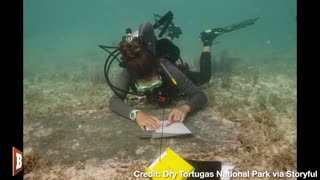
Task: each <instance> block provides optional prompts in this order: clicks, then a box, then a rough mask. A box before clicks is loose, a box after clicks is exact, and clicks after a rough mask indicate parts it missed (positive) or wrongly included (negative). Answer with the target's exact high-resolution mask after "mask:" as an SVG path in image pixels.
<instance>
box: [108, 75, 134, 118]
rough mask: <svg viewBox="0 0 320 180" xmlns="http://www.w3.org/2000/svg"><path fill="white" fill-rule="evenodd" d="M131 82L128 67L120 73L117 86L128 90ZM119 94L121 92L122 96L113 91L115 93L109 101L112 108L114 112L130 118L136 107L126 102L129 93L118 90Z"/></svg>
mask: <svg viewBox="0 0 320 180" xmlns="http://www.w3.org/2000/svg"><path fill="white" fill-rule="evenodd" d="M129 82H130V77H129V73H128V72H127V70H126V69H124V70H123V71H122V72H121V73H120V79H119V81H118V83H117V86H116V87H118V88H119V89H122V90H125V91H128V90H129ZM116 92H117V94H119V95H120V96H121V97H119V96H118V95H117V94H115V93H114V92H113V95H112V97H111V99H110V101H109V106H110V110H111V111H112V112H114V113H117V114H119V115H121V116H123V117H125V118H128V119H130V112H131V111H132V110H134V108H132V107H130V106H129V105H128V104H126V103H124V101H123V100H124V99H125V98H126V96H127V93H125V92H123V91H119V90H116Z"/></svg>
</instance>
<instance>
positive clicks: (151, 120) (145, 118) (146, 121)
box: [136, 111, 160, 130]
mask: <svg viewBox="0 0 320 180" xmlns="http://www.w3.org/2000/svg"><path fill="white" fill-rule="evenodd" d="M136 121H137V123H138V125H139V126H140V128H141V129H142V130H145V127H146V128H148V129H154V130H156V129H158V128H160V120H159V119H158V118H156V117H154V116H151V115H149V114H146V113H143V112H141V111H140V112H138V113H137V119H136Z"/></svg>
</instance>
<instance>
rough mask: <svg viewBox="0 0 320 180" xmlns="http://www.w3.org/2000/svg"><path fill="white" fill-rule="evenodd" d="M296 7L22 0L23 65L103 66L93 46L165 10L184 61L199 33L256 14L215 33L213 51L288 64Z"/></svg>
mask: <svg viewBox="0 0 320 180" xmlns="http://www.w3.org/2000/svg"><path fill="white" fill-rule="evenodd" d="M296 9H297V5H296V1H294V0H281V1H278V0H241V1H233V0H204V1H201V2H196V1H188V2H186V1H183V0H176V1H169V0H164V1H148V0H139V1H124V0H119V1H101V0H93V1H86V0H68V1H63V0H56V1H42V0H28V1H24V63H25V64H26V65H28V64H30V65H31V64H32V66H31V67H33V68H31V70H30V69H27V70H30V71H40V70H41V67H46V66H47V65H49V67H56V66H51V65H56V64H60V65H61V64H62V66H64V67H70V68H72V67H74V66H76V65H79V64H83V63H93V62H95V63H101V65H103V63H104V59H105V55H106V54H105V52H103V50H101V49H100V48H98V45H100V44H101V45H112V44H115V43H117V42H119V40H120V39H121V37H122V36H123V35H124V33H125V29H126V28H127V27H131V28H132V29H133V30H134V29H137V28H138V26H139V24H140V23H142V22H145V21H150V22H154V19H153V13H158V14H161V15H164V14H165V13H166V12H168V11H169V10H171V11H172V12H173V14H174V22H175V23H176V24H178V25H179V26H180V27H181V28H182V31H183V34H182V35H181V37H180V38H179V39H176V40H175V41H174V43H175V44H177V45H178V46H179V47H180V49H181V56H182V57H184V58H185V59H186V61H189V60H191V59H194V58H196V57H198V56H199V54H200V51H201V45H202V44H201V41H200V40H199V38H198V36H199V33H200V32H201V31H203V30H205V29H209V28H216V27H225V26H228V25H231V24H233V23H237V22H240V21H242V20H245V19H248V18H253V17H257V16H258V17H260V19H259V20H258V21H257V23H256V24H255V25H253V26H249V27H247V28H244V29H241V30H238V31H234V32H231V33H228V34H225V35H223V36H221V37H219V38H218V39H217V41H221V43H220V44H218V45H216V46H214V47H213V48H214V49H213V52H214V53H215V52H219V51H221V50H224V49H227V50H228V51H229V52H230V53H231V54H232V55H234V56H237V57H240V58H242V59H251V58H252V57H255V58H256V59H254V58H252V61H257V58H258V59H259V57H260V58H268V57H270V58H272V57H274V56H286V57H289V58H288V59H290V62H288V63H292V64H293V65H294V64H295V59H296V58H295V57H296V44H297V39H296V33H297V30H296V26H297V22H296V15H297V12H296ZM253 63H254V62H253ZM55 70H56V69H55Z"/></svg>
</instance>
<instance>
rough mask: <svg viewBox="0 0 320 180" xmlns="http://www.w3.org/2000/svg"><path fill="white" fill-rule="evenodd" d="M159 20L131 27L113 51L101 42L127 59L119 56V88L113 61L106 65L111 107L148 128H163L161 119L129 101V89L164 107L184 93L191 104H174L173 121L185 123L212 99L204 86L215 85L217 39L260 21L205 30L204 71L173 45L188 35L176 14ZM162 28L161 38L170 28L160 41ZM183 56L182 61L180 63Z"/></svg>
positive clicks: (202, 33)
mask: <svg viewBox="0 0 320 180" xmlns="http://www.w3.org/2000/svg"><path fill="white" fill-rule="evenodd" d="M155 18H156V19H157V18H158V19H157V20H158V21H157V23H155V24H154V25H152V24H151V23H149V22H145V23H142V24H141V25H140V26H139V29H138V31H135V32H132V30H131V29H130V28H127V30H126V33H127V34H126V36H123V38H122V41H121V42H120V43H119V47H118V48H117V49H116V50H114V51H113V52H110V51H108V50H107V49H106V48H107V46H100V47H101V48H103V49H104V50H106V51H108V52H109V53H110V56H109V58H110V57H113V59H117V56H118V55H119V54H120V55H121V56H122V57H121V60H122V61H120V60H119V59H117V60H118V61H119V62H120V67H124V68H123V70H122V72H121V73H120V78H119V81H118V84H117V86H114V85H112V83H111V82H110V80H109V79H108V72H106V71H108V70H109V69H110V63H109V65H107V64H108V63H107V62H106V64H105V76H106V80H107V82H108V84H109V86H110V87H111V89H112V90H113V95H112V97H111V99H110V101H109V104H110V110H111V111H113V112H114V113H116V114H119V115H121V116H123V117H126V118H127V119H131V120H132V121H135V122H137V124H138V125H139V126H140V128H141V129H142V130H145V129H146V128H147V129H158V128H160V119H159V118H158V117H155V116H152V115H150V114H148V113H147V112H142V111H141V110H139V109H136V108H134V107H132V106H130V105H129V104H127V103H125V99H126V96H127V94H128V93H129V94H134V95H138V96H139V97H141V98H144V97H145V100H146V101H147V102H150V103H151V102H158V103H159V105H160V106H161V107H165V106H166V105H168V104H170V103H171V102H172V100H174V99H176V98H177V97H179V96H183V97H187V98H188V100H187V101H186V102H184V103H183V104H180V105H178V106H177V107H174V108H173V109H172V110H171V112H170V113H169V115H168V120H170V121H172V122H174V121H176V122H183V121H184V119H185V118H186V116H187V114H189V113H191V112H196V111H198V110H200V109H202V108H203V107H205V105H206V104H207V102H208V98H207V96H206V94H205V93H204V92H202V91H201V90H200V88H199V86H201V85H204V84H207V83H209V81H210V78H211V47H212V44H213V41H214V40H215V39H216V38H217V37H218V36H219V35H222V34H223V33H226V32H230V31H233V30H236V29H239V28H242V27H245V26H247V25H251V24H253V23H254V21H255V20H256V19H254V20H252V19H251V20H250V21H246V22H243V23H242V24H241V23H239V24H237V25H232V26H229V27H227V28H216V29H209V30H206V31H203V32H201V33H200V39H201V41H202V42H203V48H202V52H201V55H200V71H199V72H193V71H190V70H189V67H188V64H187V63H183V62H182V60H181V58H180V50H179V48H178V47H177V46H175V45H174V44H173V43H172V40H173V39H174V38H179V36H180V35H181V34H182V31H181V29H180V27H179V26H177V25H175V24H174V23H173V22H172V19H173V14H172V13H171V12H170V11H169V12H168V13H167V14H166V15H165V16H163V17H161V16H160V17H159V16H158V15H155ZM156 28H159V29H160V30H161V33H160V34H159V36H158V37H161V36H162V35H163V34H164V33H165V32H167V38H162V39H158V38H157V37H156V35H155V32H154V29H156ZM118 51H119V52H118ZM109 58H108V59H107V61H108V60H109ZM179 59H180V60H181V62H182V63H181V64H179V65H177V63H176V62H177V61H178V60H179ZM130 91H131V93H130Z"/></svg>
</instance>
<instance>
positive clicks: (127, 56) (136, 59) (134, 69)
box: [120, 38, 159, 79]
mask: <svg viewBox="0 0 320 180" xmlns="http://www.w3.org/2000/svg"><path fill="white" fill-rule="evenodd" d="M120 53H121V54H122V57H123V58H124V60H125V61H127V70H128V72H129V74H130V75H131V76H132V77H133V78H134V79H147V78H150V76H151V75H152V74H153V73H156V72H157V70H158V68H159V61H158V60H157V58H156V57H155V56H154V55H153V54H152V53H151V52H149V51H148V50H146V49H145V48H143V47H141V46H140V45H139V43H138V38H134V39H133V40H132V41H131V42H127V41H126V40H122V41H121V42H120Z"/></svg>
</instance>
